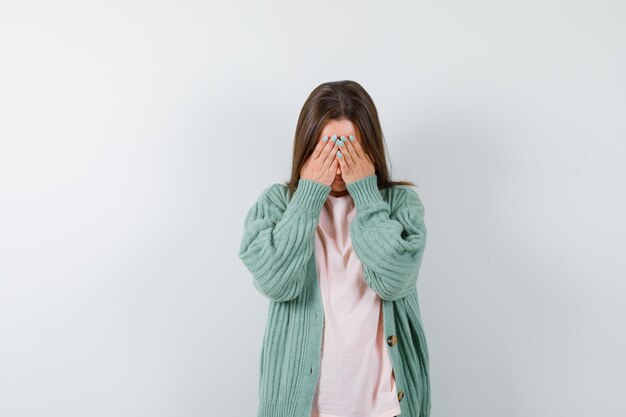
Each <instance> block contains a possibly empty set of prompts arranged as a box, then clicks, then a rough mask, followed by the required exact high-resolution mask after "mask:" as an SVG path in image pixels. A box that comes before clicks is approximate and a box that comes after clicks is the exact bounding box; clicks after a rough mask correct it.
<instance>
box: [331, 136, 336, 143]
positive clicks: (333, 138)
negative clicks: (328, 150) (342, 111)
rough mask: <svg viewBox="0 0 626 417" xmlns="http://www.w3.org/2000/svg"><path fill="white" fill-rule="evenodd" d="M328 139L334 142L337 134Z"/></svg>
mask: <svg viewBox="0 0 626 417" xmlns="http://www.w3.org/2000/svg"><path fill="white" fill-rule="evenodd" d="M330 140H331V141H332V142H333V143H335V142H336V141H337V135H333V137H332V138H330Z"/></svg>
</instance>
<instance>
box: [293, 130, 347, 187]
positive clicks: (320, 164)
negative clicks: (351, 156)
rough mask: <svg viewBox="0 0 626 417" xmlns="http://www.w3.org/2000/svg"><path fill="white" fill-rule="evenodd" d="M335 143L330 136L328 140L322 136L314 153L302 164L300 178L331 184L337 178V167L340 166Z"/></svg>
mask: <svg viewBox="0 0 626 417" xmlns="http://www.w3.org/2000/svg"><path fill="white" fill-rule="evenodd" d="M337 140H339V139H337ZM335 144H336V142H333V141H332V140H330V138H328V140H327V141H326V142H324V141H323V140H322V139H321V138H320V140H319V141H318V143H317V145H316V146H315V149H314V150H313V153H312V154H311V156H309V158H308V159H307V160H306V162H305V163H304V165H303V166H302V169H301V170H300V178H304V179H308V180H312V181H317V182H320V183H322V184H325V185H328V186H330V185H331V184H332V183H333V181H334V180H335V175H336V173H337V167H338V166H339V161H337V155H336V152H335V151H334V150H335Z"/></svg>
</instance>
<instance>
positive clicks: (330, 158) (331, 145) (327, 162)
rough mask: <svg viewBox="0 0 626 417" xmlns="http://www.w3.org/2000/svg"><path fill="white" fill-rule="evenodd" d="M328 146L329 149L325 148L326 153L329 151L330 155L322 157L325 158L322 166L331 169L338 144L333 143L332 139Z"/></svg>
mask: <svg viewBox="0 0 626 417" xmlns="http://www.w3.org/2000/svg"><path fill="white" fill-rule="evenodd" d="M337 142H338V141H337ZM326 146H327V148H324V152H326V151H328V153H327V154H326V155H324V154H322V157H324V161H323V162H322V166H323V167H324V168H328V167H330V164H331V163H332V162H333V159H334V158H335V153H336V151H337V145H336V142H332V141H331V140H330V139H329V140H328V144H327V145H326Z"/></svg>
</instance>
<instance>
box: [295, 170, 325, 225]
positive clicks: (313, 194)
mask: <svg viewBox="0 0 626 417" xmlns="http://www.w3.org/2000/svg"><path fill="white" fill-rule="evenodd" d="M331 189H332V187H331V186H330V185H326V184H322V183H321V182H317V181H313V180H309V179H306V178H300V179H299V180H298V186H297V187H296V191H294V193H293V196H292V198H291V201H290V205H293V206H295V207H297V208H298V210H302V211H303V212H305V213H308V214H311V215H313V216H319V214H320V212H321V210H322V206H323V205H324V203H325V202H326V198H327V197H328V194H329V193H330V190H331Z"/></svg>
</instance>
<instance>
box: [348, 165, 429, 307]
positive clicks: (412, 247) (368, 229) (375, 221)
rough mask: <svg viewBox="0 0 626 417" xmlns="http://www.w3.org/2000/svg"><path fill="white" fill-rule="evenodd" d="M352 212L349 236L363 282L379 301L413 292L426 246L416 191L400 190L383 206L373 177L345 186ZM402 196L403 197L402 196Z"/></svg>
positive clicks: (383, 201) (420, 207)
mask: <svg viewBox="0 0 626 417" xmlns="http://www.w3.org/2000/svg"><path fill="white" fill-rule="evenodd" d="M346 187H347V188H348V191H349V192H350V194H351V196H352V198H353V200H354V203H355V207H356V211H357V214H356V216H355V218H354V219H353V220H352V224H351V226H350V237H351V239H352V245H353V248H354V251H355V253H356V254H357V257H358V258H359V260H360V261H361V263H362V264H363V272H364V279H365V281H366V283H367V285H368V286H369V287H370V288H372V289H373V290H374V291H375V292H376V293H377V294H378V295H379V296H380V298H381V299H384V300H397V299H400V298H403V297H405V296H406V295H408V294H409V293H410V292H411V291H413V290H415V289H416V284H417V276H418V272H419V269H420V265H421V263H422V257H423V254H424V248H425V246H426V236H427V231H426V225H425V224H424V206H423V204H422V202H421V200H420V198H419V196H418V195H417V193H416V192H415V191H414V190H413V189H411V188H409V187H405V186H400V187H395V188H396V189H394V190H393V192H394V193H398V195H397V196H394V197H393V198H392V199H390V201H393V207H391V206H390V204H389V203H388V202H386V201H385V200H384V199H383V198H382V196H381V194H380V191H379V189H378V186H377V177H376V175H370V176H368V177H365V178H361V179H359V180H357V181H353V182H352V183H348V184H346ZM402 194H404V198H402Z"/></svg>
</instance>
